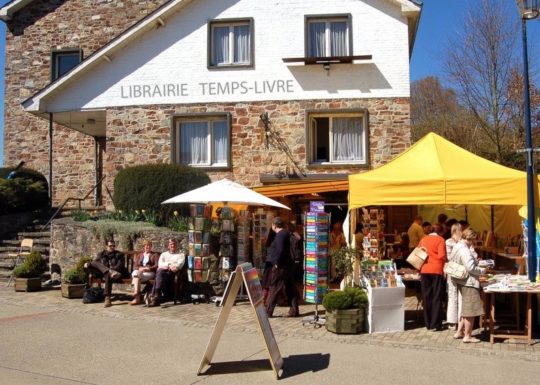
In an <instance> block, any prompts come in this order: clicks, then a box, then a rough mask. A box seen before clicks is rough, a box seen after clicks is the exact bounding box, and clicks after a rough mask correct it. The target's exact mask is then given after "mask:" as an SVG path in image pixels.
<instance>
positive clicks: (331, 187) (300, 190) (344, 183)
mask: <svg viewBox="0 0 540 385" xmlns="http://www.w3.org/2000/svg"><path fill="white" fill-rule="evenodd" d="M253 190H254V191H257V192H258V193H260V194H263V195H265V196H267V197H269V198H278V197H284V196H287V195H304V194H313V193H323V192H331V191H348V190H349V181H348V180H332V181H318V182H302V183H282V184H274V185H271V186H261V187H254V188H253Z"/></svg>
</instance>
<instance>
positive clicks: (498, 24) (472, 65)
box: [445, 0, 519, 163]
mask: <svg viewBox="0 0 540 385" xmlns="http://www.w3.org/2000/svg"><path fill="white" fill-rule="evenodd" d="M511 7H512V8H511ZM511 12H514V13H516V12H517V10H516V9H515V5H514V4H512V2H509V1H507V0H482V2H481V3H480V5H479V6H477V7H475V8H472V7H471V8H470V9H469V10H468V14H467V17H466V18H465V19H463V22H462V24H461V26H460V28H459V30H458V31H457V32H456V33H455V34H454V35H453V36H452V37H451V38H450V40H449V43H448V47H447V50H446V52H447V53H446V59H445V69H446V73H447V76H448V80H449V82H450V83H451V84H453V85H454V86H455V88H456V91H457V93H458V97H459V100H460V101H461V103H462V104H463V105H464V106H465V107H466V108H467V110H469V111H470V112H471V114H472V116H473V117H474V120H475V126H477V127H478V128H480V129H481V130H482V133H483V134H484V135H485V138H486V140H487V143H484V144H485V146H484V149H483V152H485V153H487V154H489V153H491V154H489V155H491V156H489V157H490V158H493V159H494V160H495V161H497V162H499V163H509V162H506V160H507V159H508V157H509V156H510V157H512V158H513V154H514V153H515V150H516V149H515V148H514V147H513V146H512V144H513V142H512V140H510V138H513V137H514V136H515V134H516V132H515V126H514V125H513V124H512V122H511V120H512V114H510V113H509V111H510V108H509V103H510V101H509V93H508V89H509V84H510V82H511V77H512V69H513V68H515V67H516V63H517V59H516V56H517V50H516V44H517V37H518V36H519V32H518V29H517V23H515V22H512V19H515V18H509V17H508V15H509V14H511Z"/></svg>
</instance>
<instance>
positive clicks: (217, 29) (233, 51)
mask: <svg viewBox="0 0 540 385" xmlns="http://www.w3.org/2000/svg"><path fill="white" fill-rule="evenodd" d="M209 31H210V36H209V42H210V46H209V57H210V60H209V65H210V67H220V66H250V65H253V36H252V35H253V20H249V19H247V20H246V19H244V20H227V21H224V20H223V21H213V22H211V23H210V29H209Z"/></svg>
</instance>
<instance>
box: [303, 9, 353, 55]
mask: <svg viewBox="0 0 540 385" xmlns="http://www.w3.org/2000/svg"><path fill="white" fill-rule="evenodd" d="M306 21H307V26H306V39H307V44H306V46H307V52H306V56H307V57H331V56H349V55H351V53H350V52H349V49H350V46H349V44H350V42H349V29H350V18H349V17H348V16H339V17H308V18H307V19H306Z"/></svg>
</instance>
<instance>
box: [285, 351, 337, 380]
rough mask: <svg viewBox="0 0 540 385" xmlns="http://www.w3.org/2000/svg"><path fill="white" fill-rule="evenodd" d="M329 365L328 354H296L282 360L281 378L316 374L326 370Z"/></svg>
mask: <svg viewBox="0 0 540 385" xmlns="http://www.w3.org/2000/svg"><path fill="white" fill-rule="evenodd" d="M329 364H330V354H321V353H313V354H297V355H293V356H289V357H285V358H284V359H283V373H282V375H281V378H288V377H293V376H297V375H299V374H302V373H306V372H318V371H320V370H323V369H327V368H328V365H329Z"/></svg>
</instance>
